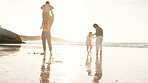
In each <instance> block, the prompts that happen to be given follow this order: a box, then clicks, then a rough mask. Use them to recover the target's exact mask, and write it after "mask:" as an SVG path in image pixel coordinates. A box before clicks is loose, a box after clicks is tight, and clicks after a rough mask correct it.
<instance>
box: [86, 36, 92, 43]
mask: <svg viewBox="0 0 148 83" xmlns="http://www.w3.org/2000/svg"><path fill="white" fill-rule="evenodd" d="M91 42H92V36H91V37H90V36H89V35H88V36H87V39H86V43H91Z"/></svg>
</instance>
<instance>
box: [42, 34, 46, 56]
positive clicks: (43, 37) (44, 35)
mask: <svg viewBox="0 0 148 83" xmlns="http://www.w3.org/2000/svg"><path fill="white" fill-rule="evenodd" d="M42 45H43V51H44V52H43V53H44V54H45V53H46V33H45V32H44V31H42Z"/></svg>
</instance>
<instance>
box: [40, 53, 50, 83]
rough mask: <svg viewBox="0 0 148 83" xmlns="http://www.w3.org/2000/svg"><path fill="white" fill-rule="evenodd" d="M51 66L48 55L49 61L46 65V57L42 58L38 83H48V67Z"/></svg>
mask: <svg viewBox="0 0 148 83" xmlns="http://www.w3.org/2000/svg"><path fill="white" fill-rule="evenodd" d="M51 64H52V55H50V58H49V61H48V62H47V63H46V55H44V56H43V62H42V66H41V74H40V83H50V65H51Z"/></svg>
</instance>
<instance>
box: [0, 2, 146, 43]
mask: <svg viewBox="0 0 148 83" xmlns="http://www.w3.org/2000/svg"><path fill="white" fill-rule="evenodd" d="M46 1H49V2H50V4H51V5H52V6H53V7H54V10H53V12H54V16H55V20H54V23H53V26H52V28H51V35H52V37H58V38H63V39H66V40H70V41H77V42H85V41H86V37H87V35H88V33H89V32H93V33H95V29H94V28H93V27H92V25H93V24H94V23H97V24H98V25H99V26H100V27H101V28H102V29H103V31H104V37H103V41H104V42H148V38H147V36H148V0H0V25H1V27H2V28H5V29H8V30H10V31H13V32H15V33H17V34H19V35H27V36H31V35H33V36H34V35H41V32H42V30H41V29H40V26H41V23H42V10H41V8H40V7H41V6H42V5H43V4H44V3H45V2H46ZM93 41H95V39H94V40H93Z"/></svg>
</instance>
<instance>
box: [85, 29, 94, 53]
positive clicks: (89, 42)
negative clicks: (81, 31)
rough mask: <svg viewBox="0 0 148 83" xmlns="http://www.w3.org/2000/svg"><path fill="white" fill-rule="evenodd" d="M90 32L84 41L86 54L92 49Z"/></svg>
mask: <svg viewBox="0 0 148 83" xmlns="http://www.w3.org/2000/svg"><path fill="white" fill-rule="evenodd" d="M92 38H93V36H92V32H89V34H88V36H87V39H86V46H87V52H88V53H91V49H92Z"/></svg>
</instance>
